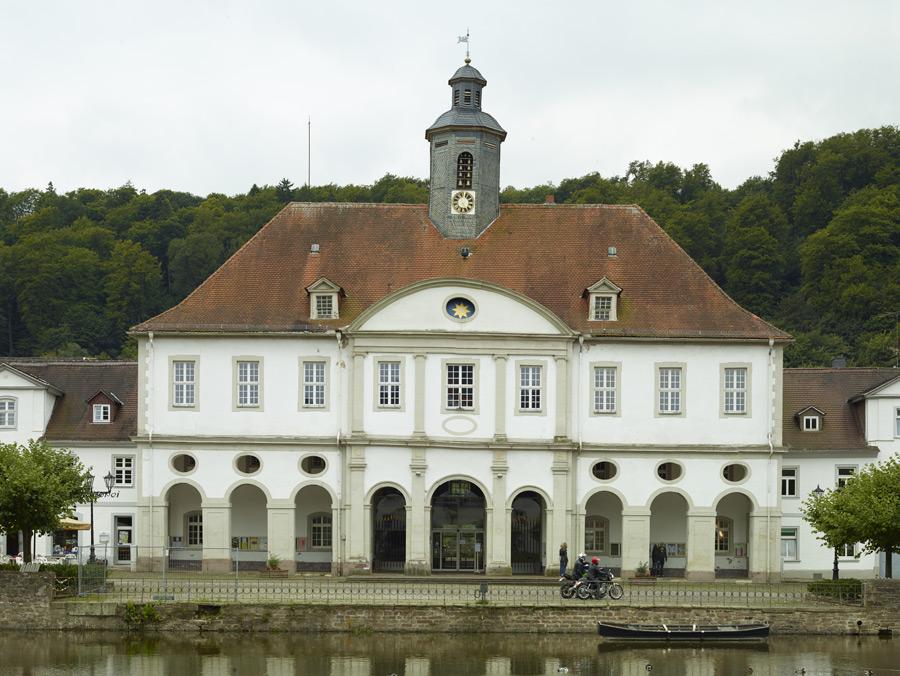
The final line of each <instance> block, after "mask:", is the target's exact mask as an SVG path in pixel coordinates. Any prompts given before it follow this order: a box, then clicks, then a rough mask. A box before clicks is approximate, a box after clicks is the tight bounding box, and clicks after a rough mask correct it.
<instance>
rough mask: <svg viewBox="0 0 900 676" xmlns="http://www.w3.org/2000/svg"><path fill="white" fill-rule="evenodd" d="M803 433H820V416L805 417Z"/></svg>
mask: <svg viewBox="0 0 900 676" xmlns="http://www.w3.org/2000/svg"><path fill="white" fill-rule="evenodd" d="M803 431H804V432H818V431H819V416H817V415H805V416H803Z"/></svg>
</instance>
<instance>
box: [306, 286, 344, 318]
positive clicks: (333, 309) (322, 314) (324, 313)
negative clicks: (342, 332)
mask: <svg viewBox="0 0 900 676" xmlns="http://www.w3.org/2000/svg"><path fill="white" fill-rule="evenodd" d="M326 300H327V301H328V305H329V306H330V311H329V309H328V308H325V307H324V305H325V301H326ZM319 301H322V305H323V306H320V305H319ZM310 306H311V310H312V317H311V319H338V318H339V314H338V295H337V293H333V292H331V293H321V292H319V291H314V292H313V293H312V300H311V302H310Z"/></svg>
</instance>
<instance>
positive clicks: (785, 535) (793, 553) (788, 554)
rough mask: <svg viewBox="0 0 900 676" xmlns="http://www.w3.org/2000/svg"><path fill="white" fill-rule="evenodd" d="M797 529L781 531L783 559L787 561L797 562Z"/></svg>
mask: <svg viewBox="0 0 900 676" xmlns="http://www.w3.org/2000/svg"><path fill="white" fill-rule="evenodd" d="M797 554H798V552H797V529H796V528H782V529H781V558H782V559H785V560H787V561H797V560H799V557H798V556H797Z"/></svg>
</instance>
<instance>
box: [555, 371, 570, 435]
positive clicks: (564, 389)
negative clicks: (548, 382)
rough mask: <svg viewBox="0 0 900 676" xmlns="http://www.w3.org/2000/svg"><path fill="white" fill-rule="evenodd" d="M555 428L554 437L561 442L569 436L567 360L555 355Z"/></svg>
mask: <svg viewBox="0 0 900 676" xmlns="http://www.w3.org/2000/svg"><path fill="white" fill-rule="evenodd" d="M554 359H556V427H555V432H554V436H555V437H556V440H557V441H563V440H565V439H567V438H568V436H569V360H568V359H567V358H566V356H565V355H556V356H555V357H554Z"/></svg>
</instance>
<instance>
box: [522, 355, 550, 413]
mask: <svg viewBox="0 0 900 676" xmlns="http://www.w3.org/2000/svg"><path fill="white" fill-rule="evenodd" d="M525 369H528V370H529V371H528V373H530V374H532V375H533V374H534V373H535V371H534V370H533V369H537V371H536V373H537V378H538V381H537V384H535V383H534V382H533V380H532V379H530V381H529V383H528V384H527V385H524V384H523V383H522V376H523V375H524V373H525ZM515 374H516V415H545V414H546V412H547V405H546V398H545V393H546V383H547V369H546V364H545V363H544V362H541V361H517V362H516V369H515ZM526 392H528V393H531V394H532V396H531V397H528V404H535V403H537V406H534V407H523V406H522V403H523V402H522V397H523V396H525V393H526ZM535 397H536V398H537V401H536V402H535V401H534V398H535Z"/></svg>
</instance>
